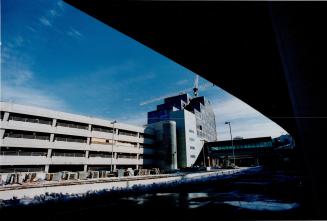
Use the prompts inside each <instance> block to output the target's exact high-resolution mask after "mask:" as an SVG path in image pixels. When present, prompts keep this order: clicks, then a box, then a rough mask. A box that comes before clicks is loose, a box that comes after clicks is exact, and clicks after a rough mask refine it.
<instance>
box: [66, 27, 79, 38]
mask: <svg viewBox="0 0 327 221" xmlns="http://www.w3.org/2000/svg"><path fill="white" fill-rule="evenodd" d="M67 35H68V36H70V37H74V38H80V37H82V36H83V35H82V34H81V32H79V31H77V30H76V29H74V28H70V30H69V31H67Z"/></svg>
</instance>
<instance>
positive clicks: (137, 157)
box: [136, 153, 140, 170]
mask: <svg viewBox="0 0 327 221" xmlns="http://www.w3.org/2000/svg"><path fill="white" fill-rule="evenodd" d="M136 159H137V163H136V169H137V170H138V169H139V164H140V154H139V153H138V154H136Z"/></svg>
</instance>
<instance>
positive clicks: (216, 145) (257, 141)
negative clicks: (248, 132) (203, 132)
mask: <svg viewBox="0 0 327 221" xmlns="http://www.w3.org/2000/svg"><path fill="white" fill-rule="evenodd" d="M276 147H277V144H276V141H275V139H272V138H271V137H256V138H247V139H234V140H233V142H232V141H231V140H223V141H214V142H207V143H205V145H204V150H205V151H204V153H205V157H204V159H206V165H209V166H228V165H230V164H232V163H234V161H235V164H236V165H238V166H256V165H259V164H263V163H265V162H267V161H268V160H270V159H271V158H273V156H274V155H275V154H276V151H274V149H275V148H276ZM201 159H203V158H202V157H199V160H201Z"/></svg>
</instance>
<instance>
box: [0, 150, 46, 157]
mask: <svg viewBox="0 0 327 221" xmlns="http://www.w3.org/2000/svg"><path fill="white" fill-rule="evenodd" d="M0 155H1V156H47V153H45V152H24V151H2V152H0Z"/></svg>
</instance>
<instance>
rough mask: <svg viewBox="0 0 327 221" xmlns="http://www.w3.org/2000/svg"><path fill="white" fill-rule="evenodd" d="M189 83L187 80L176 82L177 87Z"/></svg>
mask: <svg viewBox="0 0 327 221" xmlns="http://www.w3.org/2000/svg"><path fill="white" fill-rule="evenodd" d="M188 82H189V81H188V80H187V79H184V80H180V81H177V82H176V85H185V84H187V83H188Z"/></svg>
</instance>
